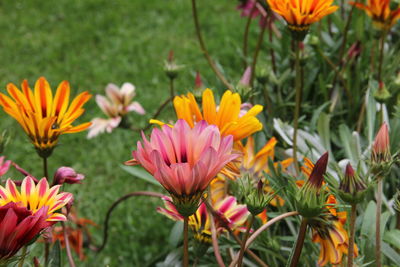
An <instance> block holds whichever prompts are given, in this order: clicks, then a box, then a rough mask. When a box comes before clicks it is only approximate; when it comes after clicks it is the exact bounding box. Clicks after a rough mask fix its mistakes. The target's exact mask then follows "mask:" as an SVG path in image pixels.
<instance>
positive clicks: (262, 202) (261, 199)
mask: <svg viewBox="0 0 400 267" xmlns="http://www.w3.org/2000/svg"><path fill="white" fill-rule="evenodd" d="M241 181H242V183H241V188H240V192H241V193H242V194H243V198H244V203H245V204H246V206H247V210H248V211H249V212H250V213H251V214H252V215H254V216H256V215H258V214H260V213H261V212H263V211H264V209H265V207H266V206H267V205H268V204H269V203H270V202H271V200H272V199H273V198H274V196H275V194H270V193H265V191H264V183H263V181H262V180H259V181H258V183H257V185H256V186H255V184H254V178H253V177H252V176H250V175H247V176H245V177H242V179H241Z"/></svg>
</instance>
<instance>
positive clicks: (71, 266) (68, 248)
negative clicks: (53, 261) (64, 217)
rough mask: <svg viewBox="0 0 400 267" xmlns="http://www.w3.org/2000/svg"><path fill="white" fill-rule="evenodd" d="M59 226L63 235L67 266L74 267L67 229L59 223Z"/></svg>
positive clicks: (62, 223)
mask: <svg viewBox="0 0 400 267" xmlns="http://www.w3.org/2000/svg"><path fill="white" fill-rule="evenodd" d="M61 226H62V229H63V233H64V243H65V250H66V251H67V258H68V263H69V266H70V267H75V266H76V265H75V262H74V258H73V256H72V253H71V247H70V245H69V237H68V235H67V228H66V227H65V223H64V222H61Z"/></svg>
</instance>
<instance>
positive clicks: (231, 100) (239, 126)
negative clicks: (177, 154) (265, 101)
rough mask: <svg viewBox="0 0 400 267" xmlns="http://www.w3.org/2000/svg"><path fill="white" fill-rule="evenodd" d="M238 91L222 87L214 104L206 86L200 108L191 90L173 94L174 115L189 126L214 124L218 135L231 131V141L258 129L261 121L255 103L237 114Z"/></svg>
mask: <svg viewBox="0 0 400 267" xmlns="http://www.w3.org/2000/svg"><path fill="white" fill-rule="evenodd" d="M241 104H242V101H241V99H240V95H239V94H238V93H232V92H231V91H229V90H227V91H225V93H224V95H223V96H222V98H221V103H220V105H219V107H217V105H216V103H215V100H214V94H213V92H212V91H211V90H210V89H206V90H204V92H203V97H202V108H203V111H202V112H201V111H200V108H199V106H198V105H197V102H196V99H195V97H194V96H193V94H191V93H188V94H187V96H185V95H182V96H176V97H175V98H174V108H175V111H176V115H177V117H178V119H184V120H185V121H186V122H187V123H188V124H189V126H190V127H192V128H193V127H194V125H195V124H196V123H197V122H199V121H201V120H205V121H206V122H207V123H208V124H214V125H217V126H218V128H219V130H220V132H221V135H222V136H228V135H232V136H233V139H234V141H239V140H241V139H243V138H246V137H248V136H250V135H251V134H253V133H255V132H257V131H260V130H261V129H262V124H261V122H260V121H259V120H258V119H257V118H256V115H257V114H258V113H260V112H261V111H262V109H263V107H262V106H260V105H255V106H254V107H252V108H251V109H250V110H249V111H247V113H245V114H244V115H243V116H241V114H240V113H241V110H240V109H241ZM150 122H151V123H156V124H160V125H163V124H164V123H163V122H160V121H157V120H151V121H150Z"/></svg>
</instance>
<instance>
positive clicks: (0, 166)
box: [0, 156, 11, 176]
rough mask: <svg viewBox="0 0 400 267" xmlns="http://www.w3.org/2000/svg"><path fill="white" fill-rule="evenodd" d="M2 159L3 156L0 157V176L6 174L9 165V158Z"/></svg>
mask: <svg viewBox="0 0 400 267" xmlns="http://www.w3.org/2000/svg"><path fill="white" fill-rule="evenodd" d="M4 159H5V157H4V156H1V157H0V176H3V175H4V174H6V173H7V172H8V169H9V168H10V165H11V160H6V161H4Z"/></svg>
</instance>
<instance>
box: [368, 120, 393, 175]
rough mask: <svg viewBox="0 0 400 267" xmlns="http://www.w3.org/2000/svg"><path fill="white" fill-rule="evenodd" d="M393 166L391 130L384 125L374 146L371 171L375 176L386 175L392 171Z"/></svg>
mask: <svg viewBox="0 0 400 267" xmlns="http://www.w3.org/2000/svg"><path fill="white" fill-rule="evenodd" d="M391 165H392V155H391V154H390V140H389V129H388V126H387V124H386V123H383V124H382V126H381V128H380V129H379V131H378V133H377V135H376V137H375V140H374V144H373V146H372V152H371V169H372V170H371V171H372V173H374V174H378V173H379V174H381V175H385V174H386V173H387V172H388V171H389V170H390V167H391Z"/></svg>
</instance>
